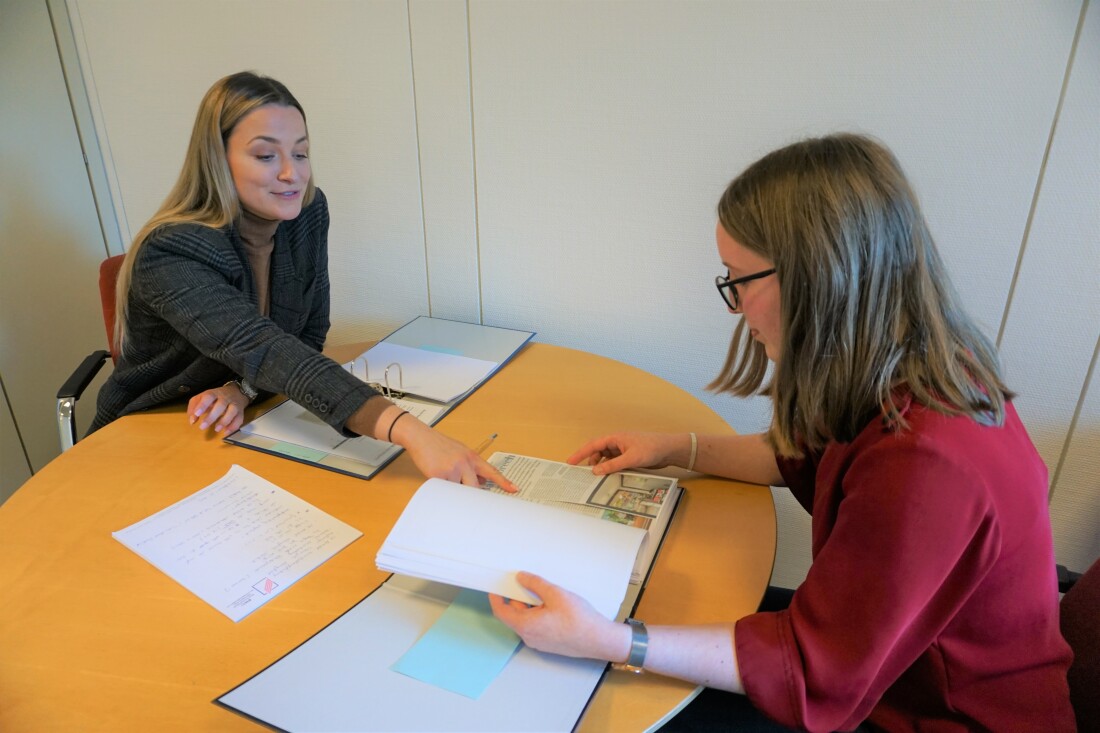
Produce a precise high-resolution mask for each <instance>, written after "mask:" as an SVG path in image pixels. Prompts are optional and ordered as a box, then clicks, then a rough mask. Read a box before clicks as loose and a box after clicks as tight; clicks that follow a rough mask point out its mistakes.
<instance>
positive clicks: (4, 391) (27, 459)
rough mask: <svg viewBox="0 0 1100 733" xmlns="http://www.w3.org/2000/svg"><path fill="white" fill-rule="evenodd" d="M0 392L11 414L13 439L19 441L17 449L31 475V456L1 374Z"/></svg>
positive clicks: (32, 470)
mask: <svg viewBox="0 0 1100 733" xmlns="http://www.w3.org/2000/svg"><path fill="white" fill-rule="evenodd" d="M0 393H2V394H3V395H4V405H5V406H6V407H7V408H8V415H10V416H11V424H12V427H13V428H14V429H15V439H16V440H18V441H19V450H20V451H21V452H22V453H23V461H24V462H25V463H26V464H27V471H29V472H30V474H31V476H33V475H34V464H33V463H31V457H30V455H29V454H28V453H27V444H26V443H25V442H24V441H23V433H22V432H21V431H20V430H19V421H18V420H16V419H15V408H14V407H12V404H11V400H10V399H8V388H7V387H5V386H4V377H3V375H0Z"/></svg>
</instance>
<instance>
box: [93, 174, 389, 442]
mask: <svg viewBox="0 0 1100 733" xmlns="http://www.w3.org/2000/svg"><path fill="white" fill-rule="evenodd" d="M328 227H329V215H328V203H327V202H326V200H325V196H324V194H323V193H321V191H320V189H318V190H317V195H316V197H315V198H314V200H313V201H312V202H311V203H310V204H309V206H306V207H304V208H303V209H302V213H301V214H300V215H299V216H298V218H297V219H294V220H292V221H286V222H283V223H282V224H280V225H279V228H278V229H277V230H276V232H275V247H274V249H273V251H272V253H271V286H270V293H271V308H270V310H271V313H270V316H267V317H265V316H262V315H260V312H259V308H258V307H257V302H256V287H255V284H254V282H253V279H252V269H251V266H250V265H249V262H248V256H247V255H246V254H245V249H244V245H243V243H242V242H241V238H240V235H239V234H238V232H237V228H236V227H235V226H233V225H230V226H226V227H223V228H221V229H213V228H211V227H207V226H203V225H201V224H178V225H172V226H168V227H165V228H164V229H162V230H161V231H158V232H157V233H155V234H154V235H153V236H152V237H151V238H150V239H149V240H148V241H147V242H146V243H145V244H144V245H143V246H142V248H141V251H140V252H139V253H138V256H137V260H136V261H135V263H134V272H133V277H132V282H131V287H130V296H129V322H128V333H127V337H126V340H125V341H124V343H123V352H122V354H121V355H120V356H119V360H118V364H116V365H115V370H114V373H113V374H112V375H111V376H110V377H109V378H108V380H107V382H106V383H105V384H104V385H103V387H102V389H100V391H99V398H98V402H97V406H96V416H95V420H94V421H93V422H92V427H91V429H90V430H89V432H92V431H95V430H97V429H98V428H101V427H103V426H104V425H106V424H107V423H109V422H111V421H112V420H114V419H116V418H118V417H121V416H123V415H127V414H129V413H132V412H136V411H138V410H144V409H148V408H150V407H155V406H157V405H162V404H165V403H168V402H171V401H175V400H185V399H188V398H190V397H191V396H192V395H194V394H197V393H199V392H202V391H203V390H206V389H210V388H212V387H217V386H220V385H222V384H225V383H226V382H228V381H229V380H231V379H237V378H244V379H246V380H247V381H248V382H249V383H250V384H252V385H253V386H255V387H256V388H257V389H260V390H263V391H266V392H272V393H282V394H285V395H287V396H288V397H290V398H291V399H293V400H294V401H295V402H297V403H299V404H300V405H302V406H303V407H305V408H306V409H308V410H309V411H310V412H312V413H313V414H315V415H317V416H318V417H320V418H321V419H322V420H324V421H325V422H327V423H328V424H329V425H332V426H333V427H334V428H336V429H337V430H340V431H341V432H344V433H345V434H348V435H351V433H349V432H347V431H346V430H344V423H346V422H347V420H348V418H349V417H350V416H351V415H352V414H353V413H354V412H355V411H356V410H358V409H359V407H361V406H362V405H363V403H364V402H366V401H367V399H369V398H370V397H372V396H374V395H376V394H377V392H375V391H374V390H373V389H371V388H370V387H368V386H366V385H365V384H363V382H361V381H360V380H358V379H356V378H355V377H353V376H352V375H350V374H348V373H347V372H345V371H344V370H343V369H342V368H341V367H340V365H339V364H337V363H335V362H334V361H332V360H331V359H329V358H327V357H325V356H323V355H322V354H321V353H320V350H321V348H322V347H323V346H324V343H325V336H326V334H327V333H328V329H329V278H328V251H327V246H328Z"/></svg>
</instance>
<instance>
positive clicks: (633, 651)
mask: <svg viewBox="0 0 1100 733" xmlns="http://www.w3.org/2000/svg"><path fill="white" fill-rule="evenodd" d="M626 623H627V624H629V625H630V656H628V657H627V658H626V662H624V663H623V664H618V665H615V666H617V667H618V668H619V669H624V670H626V671H627V672H633V673H634V674H641V673H642V672H644V671H645V670H644V669H642V667H643V666H644V665H645V653H646V651H647V650H648V649H649V632H648V631H647V630H646V627H645V624H644V623H642V622H641V621H639V620H638V619H636V618H628V619H627V620H626Z"/></svg>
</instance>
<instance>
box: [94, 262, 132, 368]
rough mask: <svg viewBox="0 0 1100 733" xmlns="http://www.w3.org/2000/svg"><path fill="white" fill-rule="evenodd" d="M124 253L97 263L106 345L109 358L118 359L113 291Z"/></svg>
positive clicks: (115, 287)
mask: <svg viewBox="0 0 1100 733" xmlns="http://www.w3.org/2000/svg"><path fill="white" fill-rule="evenodd" d="M124 259H126V255H112V256H111V257H108V258H107V259H105V260H103V262H101V263H100V265H99V300H100V305H101V306H102V307H103V325H104V326H105V327H106V329H107V346H108V348H110V350H111V359H113V360H114V361H116V362H117V361H118V345H117V344H116V343H115V292H116V290H117V285H118V271H119V270H120V269H121V268H122V261H123V260H124Z"/></svg>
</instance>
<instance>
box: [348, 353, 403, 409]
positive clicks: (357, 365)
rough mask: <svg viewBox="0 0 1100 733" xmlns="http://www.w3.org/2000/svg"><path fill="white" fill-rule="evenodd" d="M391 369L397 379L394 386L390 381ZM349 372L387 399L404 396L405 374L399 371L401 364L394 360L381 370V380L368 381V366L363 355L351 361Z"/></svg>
mask: <svg viewBox="0 0 1100 733" xmlns="http://www.w3.org/2000/svg"><path fill="white" fill-rule="evenodd" d="M360 370H362V373H360ZM391 370H392V371H393V372H394V375H395V377H396V379H397V386H396V387H394V386H393V385H392V384H391V383H390V372H391ZM351 373H352V374H353V375H355V376H356V377H359V378H360V379H361V380H363V381H364V382H366V383H367V384H369V385H370V386H371V387H374V388H375V389H376V390H378V391H379V392H381V393H382V396H383V397H387V398H389V399H402V398H403V397H405V374H404V373H403V372H402V371H401V365H400V364H398V363H397V362H396V361H395V362H393V363H392V364H390V365H388V366H387V367H386V371H384V372H382V381H381V382H377V381H375V382H372V381H370V378H369V375H370V367H369V366H368V365H367V359H366V357H364V356H361V357H359V358H358V359H356V360H355V361H353V362H352V363H351Z"/></svg>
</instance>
